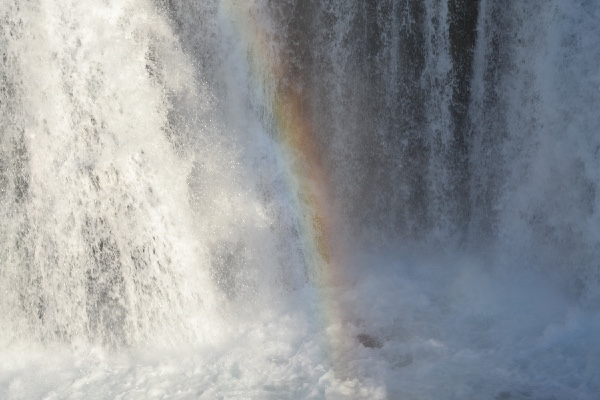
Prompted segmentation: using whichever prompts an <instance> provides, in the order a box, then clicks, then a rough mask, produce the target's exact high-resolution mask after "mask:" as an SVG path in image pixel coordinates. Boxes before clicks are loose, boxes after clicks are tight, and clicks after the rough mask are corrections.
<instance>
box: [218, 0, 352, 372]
mask: <svg viewBox="0 0 600 400" xmlns="http://www.w3.org/2000/svg"><path fill="white" fill-rule="evenodd" d="M222 4H223V10H224V12H225V13H226V17H228V18H230V19H231V21H232V23H233V27H234V29H235V30H236V31H237V32H236V35H237V36H238V38H239V39H240V40H242V41H244V44H245V45H246V47H247V49H248V51H249V53H250V54H249V57H248V58H247V61H248V62H249V64H250V65H249V67H250V70H251V71H252V75H253V77H254V78H255V80H256V81H257V82H260V84H261V85H262V86H263V87H262V88H261V89H262V90H263V92H265V93H267V94H268V95H269V96H268V97H269V99H270V100H269V103H270V104H268V105H269V106H270V108H271V110H272V119H273V121H272V122H273V123H274V128H275V129H274V131H275V132H277V135H278V139H279V143H280V146H281V151H282V154H283V158H284V162H283V164H284V166H285V168H286V169H287V172H286V173H287V175H288V182H290V186H291V190H292V191H293V192H294V193H296V194H297V196H296V201H297V204H296V207H295V209H296V210H297V211H298V219H299V220H300V221H301V228H302V234H303V237H304V238H305V243H304V247H305V248H304V253H305V258H306V260H307V262H308V264H309V268H310V275H311V278H312V280H313V281H314V283H315V284H316V286H317V288H318V291H319V297H320V301H319V303H320V314H321V319H322V321H321V324H322V326H323V327H324V328H325V329H326V331H327V336H328V353H329V356H330V359H331V360H332V362H333V367H334V371H338V370H340V371H341V370H342V369H345V368H342V365H340V364H341V359H342V358H343V357H342V356H343V354H342V352H343V348H344V347H345V346H344V344H343V339H342V338H343V336H344V335H342V334H341V333H340V332H338V331H339V329H340V328H341V327H342V323H343V320H344V318H343V311H342V309H341V307H340V305H339V303H338V302H337V301H336V296H335V294H334V293H335V289H336V287H338V286H339V285H340V284H341V283H342V281H343V279H342V278H343V276H342V271H341V265H342V264H343V263H342V262H341V254H340V253H339V252H337V251H336V249H335V246H334V245H333V242H332V240H333V232H334V229H335V227H336V214H335V212H334V210H333V207H332V202H331V195H330V192H329V187H330V185H329V180H328V178H329V177H328V174H327V171H326V169H325V165H324V161H323V156H322V153H321V149H320V147H319V145H318V141H317V138H316V135H315V130H314V128H313V125H312V122H311V118H310V115H309V102H308V98H307V96H308V95H307V93H306V91H305V90H303V89H302V88H301V87H299V86H300V85H299V84H298V83H299V82H295V81H294V78H295V77H294V76H292V74H291V72H290V71H291V65H290V63H289V61H288V60H286V59H285V58H283V57H281V56H280V54H278V50H279V49H277V48H276V47H275V46H274V40H273V38H272V36H271V35H270V34H269V32H268V31H267V30H266V29H265V25H267V26H268V24H261V23H259V21H257V19H256V18H257V17H256V16H254V17H253V14H256V13H253V12H252V11H253V10H252V2H250V1H248V0H224V1H223V3H222Z"/></svg>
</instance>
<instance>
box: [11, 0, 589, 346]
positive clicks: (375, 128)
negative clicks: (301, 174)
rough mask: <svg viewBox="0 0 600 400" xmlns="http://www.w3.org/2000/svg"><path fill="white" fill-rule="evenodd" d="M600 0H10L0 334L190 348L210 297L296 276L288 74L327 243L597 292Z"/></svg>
mask: <svg viewBox="0 0 600 400" xmlns="http://www.w3.org/2000/svg"><path fill="white" fill-rule="evenodd" d="M90 10H91V11H90ZM599 12H600V11H599V8H598V6H597V5H595V4H594V3H593V2H586V1H581V2H577V3H576V4H572V5H570V6H568V7H567V6H565V5H563V4H562V3H561V2H560V1H550V2H548V3H547V4H545V5H544V6H541V5H538V4H531V3H530V2H524V3H522V4H521V3H520V4H512V3H511V4H509V5H506V4H502V5H497V4H493V3H492V2H488V1H485V0H483V1H481V2H469V1H464V0H448V1H447V2H434V1H416V0H406V1H391V0H390V1H387V0H382V1H368V2H363V1H342V0H339V1H338V0H326V1H312V0H307V1H275V0H271V1H267V0H264V1H252V2H240V1H233V0H230V1H225V0H224V1H216V0H214V1H205V2H185V1H175V0H173V1H155V2H151V1H149V0H148V1H146V0H131V1H124V2H115V3H114V4H112V5H99V4H97V3H96V2H91V1H72V2H66V3H65V2H60V4H59V2H54V1H50V0H44V1H42V0H39V1H28V2H24V3H21V2H14V3H12V2H4V3H3V5H2V7H1V8H0V19H1V21H2V24H1V25H2V31H0V49H1V51H2V54H1V57H2V59H1V63H2V67H1V69H0V85H1V88H0V127H1V132H2V136H1V137H0V204H1V205H2V207H1V208H0V214H1V215H0V228H1V229H0V264H1V269H0V292H1V293H3V295H2V296H1V298H0V308H1V309H2V310H5V312H3V313H2V314H1V315H0V322H1V323H0V340H2V341H3V342H5V343H6V342H11V341H12V340H14V339H15V338H17V337H22V336H25V337H33V338H34V339H35V340H41V341H53V340H59V341H67V342H78V341H84V342H96V343H102V344H104V345H107V346H109V347H110V346H112V347H118V346H122V345H132V344H136V343H141V342H145V341H148V340H150V339H152V340H157V341H161V340H162V341H165V342H169V341H171V340H174V341H194V340H198V338H199V337H202V336H203V335H205V334H206V335H208V334H209V331H210V329H209V327H210V326H214V325H217V322H218V320H219V318H218V317H217V316H216V315H215V313H216V311H215V309H216V308H218V306H217V303H218V302H219V301H222V300H223V299H226V300H227V301H228V302H234V303H235V302H236V301H237V302H238V303H236V304H243V303H252V302H254V301H258V300H257V299H260V298H262V297H269V296H270V295H269V294H268V293H270V292H271V291H272V290H271V288H273V287H276V288H278V289H277V290H279V291H284V292H285V290H288V289H290V288H297V287H298V286H300V285H302V284H304V282H305V281H306V266H305V258H306V254H305V253H303V246H302V238H301V237H300V236H301V235H302V231H301V230H300V228H299V227H300V220H301V219H302V218H303V216H302V215H299V214H298V208H297V207H296V206H295V205H294V204H295V202H297V198H298V196H299V194H298V193H295V192H294V189H293V187H291V186H290V184H289V182H288V178H287V177H286V175H285V172H284V171H285V170H286V168H287V166H286V160H285V158H284V157H283V156H282V155H281V143H279V142H278V136H277V135H278V133H277V126H276V124H275V122H274V114H275V111H274V110H273V109H272V107H273V105H274V101H273V98H272V96H273V93H275V91H276V90H277V87H278V85H290V86H293V90H295V91H297V92H298V93H301V94H302V98H303V99H304V103H303V105H302V107H304V110H303V115H306V116H309V117H310V122H311V126H312V127H313V129H314V131H315V132H314V136H315V138H316V140H317V141H318V146H320V147H321V148H322V149H324V151H323V153H324V154H326V156H325V167H326V169H327V174H328V176H329V177H330V184H331V191H332V193H333V196H332V199H330V201H331V203H332V204H333V206H332V207H333V208H334V209H336V210H337V211H336V212H338V213H339V214H340V215H341V216H342V219H343V220H344V221H345V222H344V227H345V230H343V232H341V233H339V236H341V237H343V238H345V239H348V238H352V240H353V241H354V242H356V241H358V242H359V243H365V244H370V245H373V244H376V245H377V246H381V247H404V248H409V247H425V248H426V249H431V248H435V249H437V250H440V251H459V252H471V253H476V254H478V255H487V256H490V258H492V259H494V260H495V261H494V264H497V265H500V266H502V267H503V268H513V267H515V266H517V267H521V266H523V265H526V266H527V268H530V267H533V268H534V269H537V270H541V271H544V273H548V274H549V275H552V276H554V277H555V279H557V280H558V281H561V282H566V284H565V286H566V287H565V288H566V290H568V292H569V293H571V294H572V295H573V296H574V297H576V298H577V299H579V300H582V301H585V302H587V303H588V304H592V303H593V301H594V299H597V298H598V296H599V295H600V294H599V293H600V292H599V290H598V287H599V285H598V281H599V279H600V278H599V273H598V270H599V269H598V261H597V260H598V259H599V256H600V253H599V252H600V229H599V228H598V226H600V214H599V212H598V209H599V206H600V200H599V197H598V194H597V191H598V183H599V182H600V176H599V172H598V171H600V151H599V150H598V149H600V136H599V135H598V131H599V129H600V121H599V117H598V113H597V106H598V95H597V89H598V85H599V77H598V74H597V72H596V70H597V68H596V66H597V65H598V61H599V59H600V56H599V53H598V48H597V45H595V43H593V40H592V39H590V38H593V37H594V35H593V34H589V32H595V33H600V32H598V29H599V28H598V26H600V24H597V22H598V13H599ZM252 26H254V27H260V29H261V31H262V33H261V35H263V36H261V37H262V38H263V39H265V38H266V39H268V43H267V44H268V46H266V47H264V48H263V49H262V50H261V51H262V52H259V51H258V50H257V49H256V48H253V47H252V46H253V44H252V43H253V42H252V40H251V38H248V37H244V35H248V34H251V33H252V32H253V31H252V29H249V30H248V27H252ZM244 27H245V28H244ZM244 29H246V30H244ZM595 37H597V35H596V36H595ZM263 44H264V43H263ZM265 49H270V50H269V51H270V52H271V53H269V54H266V53H265ZM266 56H268V57H272V59H273V60H277V59H279V60H282V59H285V60H286V65H288V68H287V69H286V71H285V72H284V73H283V75H282V76H277V79H280V80H281V81H280V82H279V81H278V82H273V81H272V79H273V77H274V75H272V74H271V75H269V74H265V73H264V71H262V72H263V73H262V74H261V71H256V69H255V68H254V69H253V65H255V64H256V63H255V61H256V58H260V57H266ZM267 77H270V79H271V81H269V80H268V79H266V78H267ZM354 242H353V243H354ZM284 288H285V289H284ZM277 290H275V291H277ZM219 299H220V300H219ZM249 300H250V301H249ZM218 304H224V303H218Z"/></svg>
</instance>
